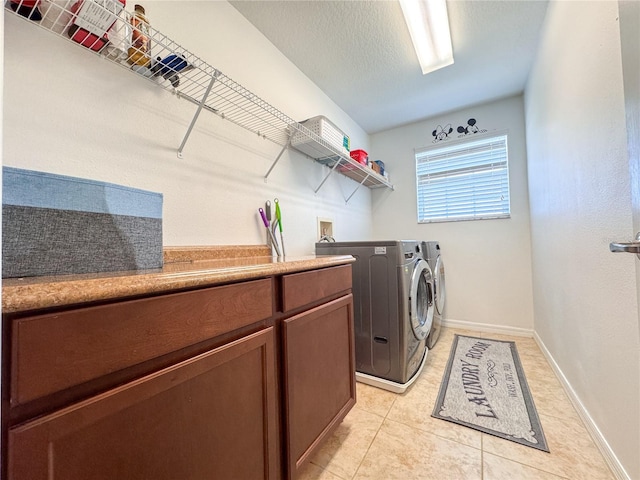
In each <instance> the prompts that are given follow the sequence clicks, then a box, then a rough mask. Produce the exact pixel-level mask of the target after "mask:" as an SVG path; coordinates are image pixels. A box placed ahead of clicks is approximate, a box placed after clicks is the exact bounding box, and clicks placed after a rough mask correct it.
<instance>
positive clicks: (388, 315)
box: [316, 240, 435, 393]
mask: <svg viewBox="0 0 640 480" xmlns="http://www.w3.org/2000/svg"><path fill="white" fill-rule="evenodd" d="M316 254H317V255H353V257H355V259H356V261H355V263H353V264H352V268H353V302H354V324H355V325H354V327H355V344H356V345H355V353H356V380H358V381H360V382H362V383H367V384H370V385H374V386H377V387H380V388H384V389H386V390H390V391H393V392H396V393H402V392H404V391H405V390H406V389H407V388H408V387H409V385H411V383H413V381H415V379H416V378H417V376H418V375H419V374H420V372H421V371H422V368H423V367H424V363H425V361H426V358H427V351H428V350H427V348H426V339H427V336H428V334H429V332H430V331H431V325H432V322H433V315H434V311H435V306H434V298H433V279H432V275H431V268H430V267H429V264H428V263H427V262H426V261H425V260H424V258H423V257H422V254H421V252H420V242H418V241H410V240H390V241H366V242H322V243H317V244H316Z"/></svg>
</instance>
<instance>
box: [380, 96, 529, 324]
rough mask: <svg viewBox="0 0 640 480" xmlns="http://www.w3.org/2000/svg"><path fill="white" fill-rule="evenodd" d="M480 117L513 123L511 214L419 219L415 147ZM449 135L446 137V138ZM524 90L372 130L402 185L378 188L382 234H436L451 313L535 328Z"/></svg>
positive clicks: (494, 123) (489, 123)
mask: <svg viewBox="0 0 640 480" xmlns="http://www.w3.org/2000/svg"><path fill="white" fill-rule="evenodd" d="M469 118H475V119H476V120H477V125H478V127H479V128H480V129H482V130H484V129H486V130H488V131H492V130H508V135H509V136H508V145H509V187H510V191H511V218H509V219H497V220H476V221H464V222H446V223H430V224H418V223H417V213H416V177H415V172H416V170H415V157H414V149H415V148H420V147H425V146H429V145H433V143H432V142H433V139H434V138H433V136H432V135H431V133H432V131H433V130H434V129H435V128H436V127H437V125H441V126H443V127H444V126H445V125H447V124H449V123H450V124H451V125H452V128H453V133H452V134H451V135H450V137H451V138H452V139H457V138H458V136H459V134H458V133H457V131H456V130H457V127H458V126H459V125H466V124H467V120H468V119H469ZM442 143H444V142H442ZM525 150H526V146H525V128H524V107H523V100H522V96H516V97H511V98H507V99H503V100H500V101H497V102H493V103H489V104H485V105H479V106H476V107H471V108H467V109H464V110H460V111H456V112H453V113H449V114H446V115H442V116H438V117H435V118H432V119H429V120H426V121H423V122H417V123H414V124H411V125H407V126H404V127H400V128H396V129H393V130H389V131H386V132H382V133H379V134H375V135H372V137H371V151H370V157H372V158H375V159H380V160H382V161H384V162H385V166H386V167H387V169H388V171H389V172H390V175H391V177H390V179H391V182H392V183H393V184H394V185H395V186H396V190H395V191H393V192H391V191H374V193H373V234H374V237H375V238H377V239H382V238H385V237H387V238H406V239H418V240H438V241H439V242H440V246H441V249H442V257H443V260H444V263H445V265H446V272H447V274H446V275H447V276H446V279H447V284H446V285H447V307H446V315H445V317H446V318H447V319H449V320H453V321H461V322H469V323H471V324H474V325H475V326H476V328H477V327H478V326H480V325H481V324H488V325H492V326H497V327H508V328H510V329H525V330H528V331H529V332H530V331H531V330H532V328H533V300H532V289H531V248H530V236H529V204H528V196H527V173H526V152H525Z"/></svg>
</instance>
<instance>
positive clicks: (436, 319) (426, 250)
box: [421, 241, 446, 349]
mask: <svg viewBox="0 0 640 480" xmlns="http://www.w3.org/2000/svg"><path fill="white" fill-rule="evenodd" d="M421 251H422V256H423V258H424V259H425V260H426V261H427V263H428V264H429V267H431V273H432V274H433V296H434V303H435V310H434V313H433V326H432V327H431V332H430V333H429V336H428V337H427V348H429V349H431V348H433V346H434V345H435V344H436V342H437V341H438V337H439V336H440V329H441V328H442V319H443V318H444V307H445V298H446V287H445V276H444V262H443V260H442V254H441V253H440V243H439V242H435V241H431V242H427V241H423V242H422V244H421Z"/></svg>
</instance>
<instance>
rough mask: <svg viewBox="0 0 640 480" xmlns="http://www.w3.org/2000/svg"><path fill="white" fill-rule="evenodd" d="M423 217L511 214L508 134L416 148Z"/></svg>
mask: <svg viewBox="0 0 640 480" xmlns="http://www.w3.org/2000/svg"><path fill="white" fill-rule="evenodd" d="M416 177H417V189H418V222H419V223H429V222H446V221H455V220H480V219H488V218H506V217H509V215H510V212H511V210H510V202H509V162H508V156H507V136H506V135H500V136H494V137H490V138H482V139H474V140H472V141H469V142H464V143H456V144H454V145H447V146H443V147H431V148H425V149H421V150H416Z"/></svg>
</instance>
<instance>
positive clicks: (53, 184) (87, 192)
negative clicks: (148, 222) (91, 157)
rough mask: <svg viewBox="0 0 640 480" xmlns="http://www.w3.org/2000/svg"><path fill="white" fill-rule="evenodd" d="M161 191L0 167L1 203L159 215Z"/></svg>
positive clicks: (133, 214) (123, 213)
mask: <svg viewBox="0 0 640 480" xmlns="http://www.w3.org/2000/svg"><path fill="white" fill-rule="evenodd" d="M162 200H163V197H162V194H161V193H155V192H150V191H147V190H140V189H137V188H131V187H125V186H122V185H116V184H114V183H106V182H99V181H96V180H88V179H84V178H76V177H69V176H66V175H57V174H53V173H46V172H38V171H35V170H24V169H21V168H14V167H2V203H3V204H4V205H16V206H22V207H38V208H53V209H58V210H73V211H81V212H92V213H109V214H112V215H129V216H134V217H146V218H159V219H161V218H162Z"/></svg>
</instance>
